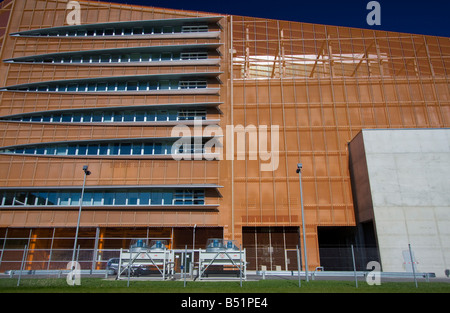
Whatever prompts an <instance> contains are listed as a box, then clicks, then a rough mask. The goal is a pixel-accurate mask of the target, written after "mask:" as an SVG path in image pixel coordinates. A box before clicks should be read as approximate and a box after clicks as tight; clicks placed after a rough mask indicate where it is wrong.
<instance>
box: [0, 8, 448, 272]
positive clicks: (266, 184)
mask: <svg viewBox="0 0 450 313" xmlns="http://www.w3.org/2000/svg"><path fill="white" fill-rule="evenodd" d="M79 3H80V5H81V14H80V17H81V25H84V24H95V23H106V22H125V21H138V20H159V19H162V20H163V19H177V18H198V17H205V16H206V17H208V16H210V17H217V16H220V15H218V14H206V13H198V12H189V11H178V10H170V9H160V8H150V7H138V6H129V5H119V4H112V3H111V4H109V3H101V2H85V1H79ZM66 5H67V2H66V1H40V0H33V1H25V0H13V1H4V2H3V3H2V7H1V12H0V14H1V15H0V23H1V24H2V25H0V30H1V33H2V35H3V38H2V47H1V59H2V60H5V59H11V58H19V57H23V56H32V55H41V54H49V53H60V52H71V51H72V52H75V51H87V50H101V49H115V48H130V47H146V46H174V45H186V44H196V45H198V44H218V45H219V46H218V51H219V52H220V53H218V57H219V58H220V62H219V63H217V64H215V65H202V64H193V65H189V64H181V65H176V66H172V65H170V64H169V65H165V66H142V65H139V66H138V65H133V64H128V65H126V66H111V65H101V64H98V65H94V64H87V65H86V64H26V63H20V64H12V63H7V62H2V63H1V64H0V73H1V74H0V77H1V78H0V81H1V83H0V85H1V86H0V87H4V86H14V85H20V84H28V83H35V82H46V81H55V80H68V79H83V78H101V77H119V76H133V75H152V74H158V75H160V74H174V73H220V74H219V75H218V78H219V79H218V81H217V82H215V83H213V85H214V86H213V87H215V88H219V91H218V93H217V94H190V93H172V94H171V93H161V94H131V95H128V94H120V95H114V94H102V95H95V94H77V93H76V92H75V93H70V92H69V93H65V94H61V93H46V92H16V91H10V90H6V91H2V92H1V93H0V97H1V98H0V101H1V102H0V103H1V104H0V117H1V116H11V115H16V114H22V113H31V112H40V111H54V110H63V109H68V110H70V109H85V108H104V107H126V106H143V105H145V106H151V105H162V106H163V105H169V104H192V103H194V104H195V103H197V104H198V103H220V105H218V106H217V109H216V108H215V107H214V106H212V107H210V108H208V110H207V119H211V120H217V122H215V124H217V125H219V126H220V128H221V129H222V130H223V134H224V135H225V134H226V132H225V129H226V126H227V125H234V126H236V125H243V126H248V125H254V126H255V127H256V128H257V129H258V128H261V127H264V126H267V127H268V130H269V133H272V131H274V130H275V126H278V127H279V128H278V129H279V132H278V139H279V141H278V145H279V153H278V164H277V165H278V166H277V167H276V168H275V169H274V170H273V171H261V170H260V169H261V167H260V166H261V164H263V163H267V162H268V161H267V159H266V160H262V159H261V157H260V156H261V155H259V156H258V157H257V158H256V159H252V158H251V157H250V154H249V153H248V150H249V147H250V144H249V143H247V146H246V147H247V149H246V153H245V155H244V157H243V159H239V158H238V155H237V153H235V154H234V155H233V157H232V158H229V157H228V158H227V157H226V152H227V151H226V148H227V145H226V142H227V140H230V138H229V137H228V136H224V138H223V139H224V140H223V142H224V153H223V159H222V160H211V161H209V160H205V159H202V160H182V161H175V160H173V159H171V158H158V157H153V158H144V157H142V158H140V157H136V158H132V157H122V158H117V157H113V156H107V157H87V156H86V157H70V156H58V155H54V156H37V155H25V154H24V155H13V154H8V153H7V154H0V185H1V186H3V187H18V188H20V187H22V188H23V187H58V186H59V187H61V186H64V187H67V186H77V187H79V186H81V185H82V183H83V171H82V170H81V169H82V166H83V165H85V164H88V165H89V170H90V171H91V172H92V174H91V175H90V176H89V177H88V179H87V182H86V186H144V185H192V184H214V185H217V186H219V187H217V188H213V189H211V190H209V189H208V190H207V191H206V194H205V204H211V205H217V206H215V207H214V208H210V207H209V208H206V209H205V208H203V209H202V208H200V209H199V208H197V207H187V208H183V207H177V208H173V209H168V208H163V209H158V208H136V207H132V206H124V207H121V208H113V209H111V208H108V207H100V208H98V207H90V208H89V207H88V208H86V209H85V210H83V213H82V219H81V227H85V228H86V227H88V228H89V227H90V228H100V229H102V231H101V232H103V233H104V232H106V229H108V228H111V227H114V228H119V229H120V228H121V227H123V228H124V229H125V228H126V229H128V228H133V227H134V228H136V227H137V228H138V227H191V228H192V227H194V225H196V227H198V228H199V229H200V228H202V227H222V228H223V235H224V237H225V238H229V239H235V240H238V241H240V242H243V241H244V247H245V240H244V239H245V238H243V229H250V228H251V227H256V228H258V227H291V228H292V227H299V226H300V225H301V215H300V196H299V180H298V174H297V173H296V171H295V170H296V167H297V163H302V164H303V171H302V179H303V180H302V186H303V195H304V199H303V201H304V207H305V224H306V231H307V248H308V257H309V260H308V261H309V267H310V268H311V269H314V268H315V267H316V266H319V265H320V256H319V242H318V235H317V227H318V226H355V225H356V220H355V213H354V208H353V200H352V190H351V181H350V174H349V169H348V149H347V144H348V142H349V141H350V140H351V139H352V138H353V137H354V136H355V135H356V134H357V133H358V132H359V131H360V130H361V129H363V128H442V127H449V124H450V121H449V119H450V110H449V108H450V106H449V104H450V95H449V80H448V77H449V76H448V69H449V68H450V39H449V38H440V37H432V36H423V35H413V34H403V33H391V32H385V31H373V30H364V29H353V28H347V27H336V26H324V25H315V24H306V23H298V22H287V21H277V20H267V19H259V18H249V17H241V16H220V17H221V18H220V19H218V22H217V23H216V24H213V26H210V28H209V31H217V32H219V33H220V35H219V36H218V37H217V38H185V37H183V36H179V37H177V36H174V37H168V38H163V39H158V38H151V39H150V40H149V39H148V38H147V39H145V38H123V39H115V40H110V39H105V38H101V37H100V38H76V37H74V38H53V37H47V38H45V37H44V38H41V37H40V38H36V37H23V38H21V37H15V36H10V35H9V34H11V33H15V32H23V31H28V30H34V29H42V28H49V27H60V26H64V25H67V22H66V16H67V14H68V12H69V10H67V8H66ZM173 126H174V125H171V124H170V123H169V124H167V125H158V126H154V125H151V124H150V125H144V124H142V123H135V124H129V123H128V124H123V125H117V124H114V123H111V124H102V123H92V124H88V125H81V124H70V123H45V122H42V123H41V122H17V121H7V120H2V121H0V134H1V135H0V147H8V146H16V145H26V144H33V143H51V142H62V141H77V140H104V139H129V138H157V137H170V136H171V131H172V128H173ZM258 139H259V140H260V141H261V138H258ZM269 142H270V141H269ZM270 147H271V145H270V144H268V149H269V151H270ZM273 156H274V155H273V154H272V157H273ZM77 216H78V207H72V208H64V207H60V208H51V209H48V208H46V209H42V208H40V207H38V206H36V207H33V206H30V207H26V206H24V207H20V208H17V207H14V208H11V207H2V208H1V210H0V227H2V228H3V230H5V229H16V228H27V229H40V228H43V229H49V228H67V227H68V228H74V227H75V226H76V223H77ZM291 228H290V229H291ZM3 234H4V233H3ZM3 234H2V236H4V235H3ZM100 236H101V235H100ZM168 236H170V234H169V235H168ZM280 240H281V239H280ZM101 242H102V241H101V240H100V244H102V243H101ZM285 247H286V248H287V246H285ZM290 248H295V246H293V247H290Z"/></svg>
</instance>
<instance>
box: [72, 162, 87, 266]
mask: <svg viewBox="0 0 450 313" xmlns="http://www.w3.org/2000/svg"><path fill="white" fill-rule="evenodd" d="M83 171H84V180H83V187H82V188H81V197H80V209H79V210H78V222H77V230H76V232H75V243H74V244H73V253H72V270H73V269H74V268H75V264H74V262H75V252H76V250H77V242H78V230H79V229H80V218H81V209H82V207H83V196H84V187H85V185H86V176H87V175H91V172H90V171H88V166H87V165H83Z"/></svg>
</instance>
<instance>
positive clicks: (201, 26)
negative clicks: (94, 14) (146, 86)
mask: <svg viewBox="0 0 450 313" xmlns="http://www.w3.org/2000/svg"><path fill="white" fill-rule="evenodd" d="M221 18H222V17H220V16H216V17H196V18H178V19H163V20H141V21H126V22H109V23H96V24H84V25H70V26H62V27H51V28H41V29H35V30H29V31H21V32H16V33H11V34H10V35H11V36H33V37H63V38H64V37H77V38H105V37H121V36H122V37H137V38H139V37H144V36H162V35H177V34H179V35H183V34H185V35H188V34H192V33H194V34H202V33H209V32H210V26H211V25H213V27H212V28H213V30H214V29H215V30H216V32H217V31H218V30H219V28H218V25H217V23H218V21H219V20H220V19H221Z"/></svg>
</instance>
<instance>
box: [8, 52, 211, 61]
mask: <svg viewBox="0 0 450 313" xmlns="http://www.w3.org/2000/svg"><path fill="white" fill-rule="evenodd" d="M117 50H119V52H115V53H104V52H102V51H101V50H99V51H98V52H91V53H85V52H74V53H70V54H69V53H59V54H49V55H39V56H29V57H21V58H13V59H7V60H5V62H7V63H32V64H78V65H82V64H90V65H92V64H102V65H103V64H124V63H126V64H129V63H145V64H148V63H151V62H159V63H161V62H167V61H198V60H206V59H208V52H207V51H202V52H198V51H194V52H170V51H168V52H145V51H144V52H135V53H133V52H128V53H127V52H123V53H121V52H120V49H117ZM127 50H128V49H127ZM171 64H175V63H171Z"/></svg>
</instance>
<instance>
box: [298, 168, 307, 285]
mask: <svg viewBox="0 0 450 313" xmlns="http://www.w3.org/2000/svg"><path fill="white" fill-rule="evenodd" d="M302 167H303V166H302V163H298V164H297V174H298V180H299V182H300V202H301V208H302V232H303V254H304V255H305V275H306V281H307V282H308V281H309V277H308V256H307V254H306V231H305V214H304V210H303V190H302Z"/></svg>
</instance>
